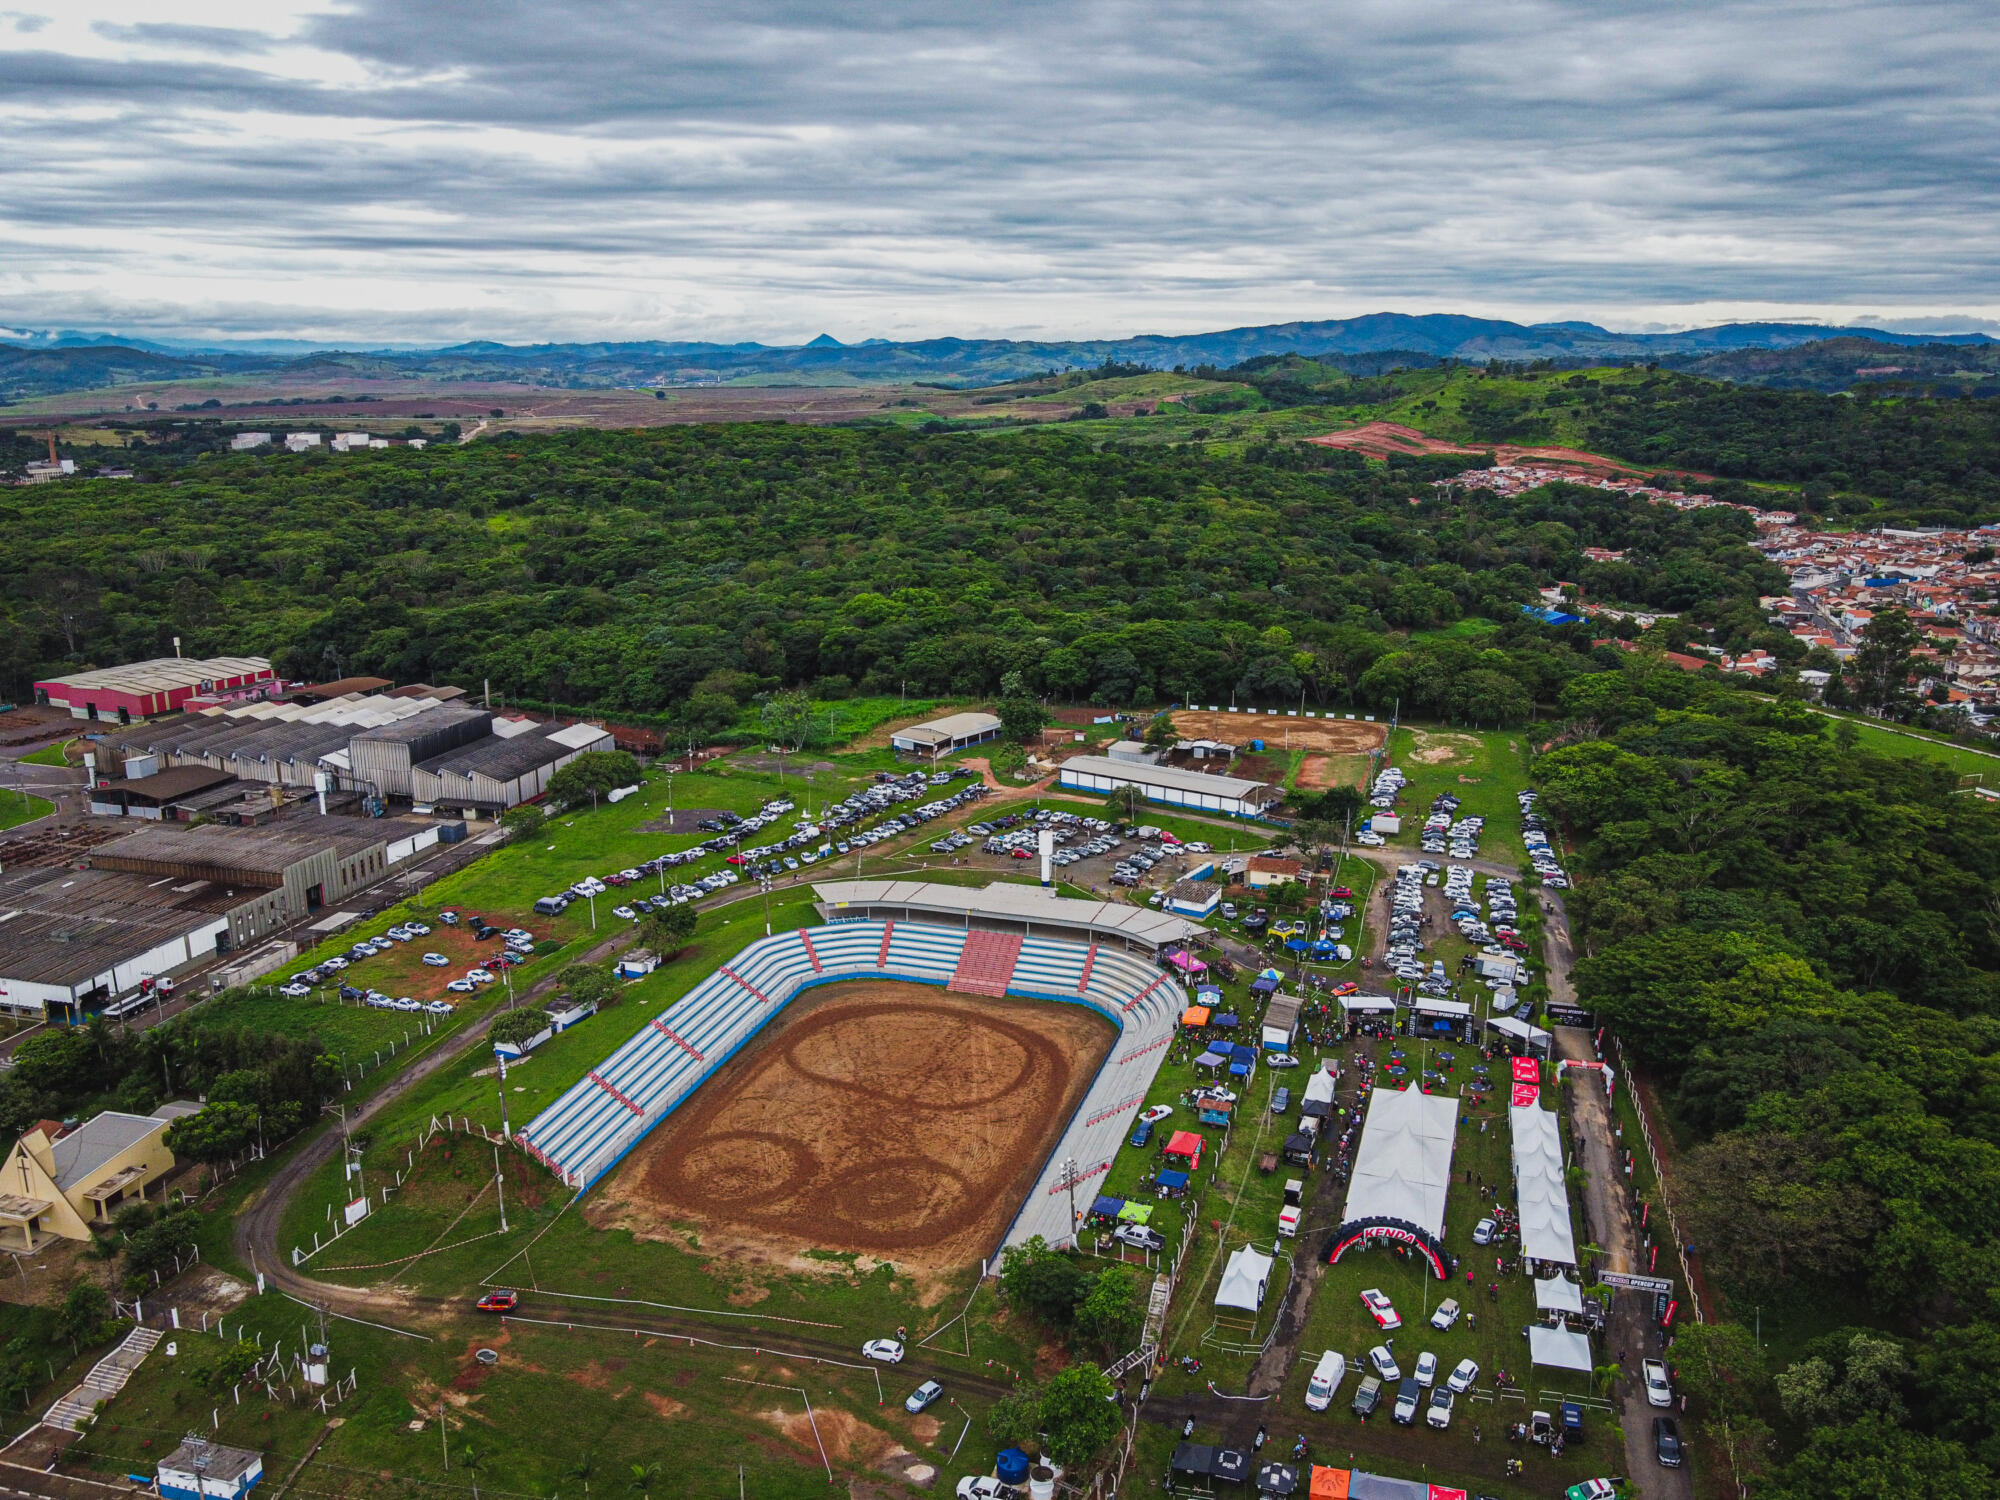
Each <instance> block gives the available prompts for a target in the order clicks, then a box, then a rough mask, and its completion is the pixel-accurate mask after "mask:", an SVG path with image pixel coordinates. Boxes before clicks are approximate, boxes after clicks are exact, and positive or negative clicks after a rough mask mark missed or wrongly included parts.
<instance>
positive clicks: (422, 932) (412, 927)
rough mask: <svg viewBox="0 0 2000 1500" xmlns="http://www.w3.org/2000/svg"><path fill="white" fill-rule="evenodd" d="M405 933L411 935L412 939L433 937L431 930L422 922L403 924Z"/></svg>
mask: <svg viewBox="0 0 2000 1500" xmlns="http://www.w3.org/2000/svg"><path fill="white" fill-rule="evenodd" d="M403 931H405V932H407V933H409V934H410V936H412V937H429V936H430V935H431V930H430V928H429V927H428V926H426V925H425V924H424V923H422V922H405V923H404V924H403Z"/></svg>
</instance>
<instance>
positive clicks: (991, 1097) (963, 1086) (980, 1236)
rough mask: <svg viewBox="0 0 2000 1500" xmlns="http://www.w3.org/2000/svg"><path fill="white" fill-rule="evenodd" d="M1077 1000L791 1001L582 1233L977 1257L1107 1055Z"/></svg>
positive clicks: (793, 1257)
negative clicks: (691, 1235) (683, 1234)
mask: <svg viewBox="0 0 2000 1500" xmlns="http://www.w3.org/2000/svg"><path fill="white" fill-rule="evenodd" d="M1112 1040H1113V1033H1112V1030H1111V1028H1110V1026H1108V1025H1107V1024H1106V1023H1105V1022H1104V1020H1103V1019H1102V1018H1101V1017H1099V1016H1097V1015H1095V1014H1094V1013H1092V1012H1091V1011H1088V1010H1086V1009H1084V1008H1083V1007H1082V1006H1077V1005H1060V1004H1054V1003H1051V1002H1047V1001H1035V1000H1012V999H987V998H985V997H984V996H978V995H956V994H951V993H949V992H947V991H945V990H941V989H937V988H934V987H933V986H930V985H923V984H905V983H894V982H885V981H877V980H863V981H857V982H854V983H849V984H836V985H827V986H826V987H824V988H822V989H818V990H811V991H808V992H807V993H806V994H805V995H804V996H801V997H800V998H799V999H798V1000H797V1001H795V1002H793V1004H792V1005H790V1006H788V1007H787V1008H786V1011H785V1014H784V1015H783V1016H781V1017H780V1018H779V1019H778V1021H777V1022H775V1023H774V1024H773V1025H771V1026H770V1027H768V1028H766V1030H765V1031H764V1032H763V1034H762V1035H760V1036H759V1037H758V1038H757V1039H756V1041H754V1042H753V1043H752V1044H751V1045H750V1046H748V1047H746V1048H745V1049H744V1050H743V1051H742V1052H740V1053H738V1054H737V1056H736V1057H735V1058H733V1059H731V1061H730V1063H729V1065H728V1066H727V1067H725V1068H724V1069H723V1070H722V1071H721V1072H719V1073H717V1074H716V1075H715V1077H713V1078H711V1079H710V1080H709V1081H708V1082H707V1083H705V1084H703V1085H702V1086H701V1088H700V1090H699V1091H697V1093H696V1094H695V1096H694V1099H693V1100H692V1101H691V1102H690V1103H688V1104H685V1105H683V1106H682V1107H681V1108H680V1109H679V1110H678V1111H676V1112H675V1113H674V1114H673V1115H670V1116H669V1117H668V1118H667V1121H666V1123H665V1124H663V1125H661V1126H660V1128H659V1129H658V1130H656V1131H654V1132H653V1134H652V1135H651V1136H650V1137H649V1138H648V1139H647V1140H646V1141H645V1143H644V1144H643V1145H641V1146H640V1147H639V1149H638V1150H636V1151H634V1152H633V1153H632V1155H631V1156H630V1157H629V1158H628V1159H627V1160H626V1162H625V1164H624V1165H623V1166H622V1167H621V1168H620V1169H619V1171H618V1172H617V1173H616V1174H615V1175H614V1176H613V1177H612V1178H611V1180H610V1181H609V1182H608V1183H607V1184H606V1185H605V1187H604V1188H603V1189H601V1190H600V1191H599V1192H598V1193H597V1194H594V1195H593V1196H592V1198H591V1199H589V1200H586V1204H587V1206H586V1208H585V1213H586V1216H587V1217H588V1219H589V1221H590V1222H591V1223H592V1224H594V1225H596V1226H598V1227H600V1228H621V1229H628V1230H631V1231H632V1232H633V1233H635V1234H637V1235H639V1236H640V1237H642V1238H654V1239H660V1238H668V1237H674V1238H678V1237H679V1236H678V1235H675V1234H674V1229H675V1228H676V1227H677V1226H678V1227H680V1228H683V1229H686V1228H692V1229H694V1230H695V1231H696V1232H697V1234H698V1235H699V1238H700V1244H701V1248H702V1250H703V1251H704V1252H706V1253H710V1254H722V1255H728V1256H731V1257H735V1258H739V1259H747V1260H750V1261H752V1262H755V1263H761V1264H765V1265H771V1266H782V1267H784V1268H786V1269H797V1268H803V1267H806V1266H809V1265H811V1264H812V1262H810V1261H807V1260H805V1259H803V1256H804V1252H806V1251H808V1250H832V1251H853V1252H858V1253H861V1254H864V1255H867V1256H869V1257H872V1258H873V1259H875V1260H882V1261H892V1262H894V1263H895V1265H896V1266H897V1268H898V1269H899V1270H903V1271H907V1272H911V1273H914V1274H917V1275H919V1276H929V1275H934V1274H938V1273H942V1272H946V1271H950V1270H955V1269H957V1268H958V1267H961V1266H963V1265H965V1264H967V1263H968V1262H970V1261H974V1260H977V1259H978V1258H979V1257H981V1256H983V1255H988V1254H990V1253H991V1252H992V1250H993V1248H994V1246H995V1245H996V1244H997V1243H998V1241H999V1239H1000V1236H1001V1234H1002V1233H1003V1232H1005V1229H1006V1226H1007V1224H1008V1222H1009V1221H1010V1220H1011V1219H1012V1218H1013V1215H1014V1213H1015V1211H1016V1209H1018V1208H1019V1206H1020V1203H1021V1199H1022V1197H1023V1196H1024V1195H1025V1194H1026V1193H1027V1191H1028V1189H1029V1187H1030V1186H1031V1185H1032V1183H1033V1181H1034V1177H1035V1174H1036V1172H1037V1171H1038V1170H1039V1169H1040V1167H1041V1164H1042V1161H1043V1159H1044V1158H1045V1157H1046V1156H1047V1154H1048V1152H1049V1150H1050V1149H1051V1148H1052V1146H1053V1145H1054V1143H1055V1140H1056V1138H1057V1136H1058V1135H1059V1133H1060V1131H1061V1128H1062V1126H1063V1125H1064V1124H1065V1123H1066V1122H1067V1121H1068V1119H1069V1117H1070V1115H1071V1114H1072V1113H1073V1112H1074V1111H1075V1109H1076V1106H1077V1104H1078V1102H1079V1101H1080V1100H1081V1099H1082V1097H1083V1094H1084V1092H1085V1090H1086V1089H1087V1088H1088V1086H1089V1083H1090V1080H1091V1077H1092V1076H1093V1075H1094V1074H1095V1073H1096V1071H1097V1068H1098V1065H1099V1064H1100V1063H1101V1062H1102V1061H1103V1058H1104V1056H1105V1054H1106V1052H1107V1051H1108V1050H1109V1049H1110V1046H1111V1042H1112Z"/></svg>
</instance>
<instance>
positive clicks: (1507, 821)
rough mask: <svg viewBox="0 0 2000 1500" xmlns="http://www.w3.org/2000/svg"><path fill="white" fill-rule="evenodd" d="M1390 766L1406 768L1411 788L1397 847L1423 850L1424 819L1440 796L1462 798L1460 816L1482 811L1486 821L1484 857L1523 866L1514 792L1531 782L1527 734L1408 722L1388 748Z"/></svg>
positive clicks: (1404, 799)
mask: <svg viewBox="0 0 2000 1500" xmlns="http://www.w3.org/2000/svg"><path fill="white" fill-rule="evenodd" d="M1387 763H1388V764H1390V765H1394V766H1397V767H1399V768H1401V770H1402V772H1403V774H1404V775H1405V776H1407V777H1409V784H1408V785H1407V786H1405V787H1404V788H1403V794H1402V796H1401V797H1400V798H1398V799H1397V804H1396V810H1397V811H1398V812H1399V813H1400V814H1401V815H1402V819H1403V831H1402V832H1401V833H1399V834H1397V835H1395V836H1394V837H1392V838H1391V839H1390V840H1389V843H1390V847H1392V848H1394V849H1399V850H1401V849H1409V850H1415V849H1416V848H1418V847H1419V844H1420V842H1421V836H1422V832H1423V826H1424V818H1425V816H1426V815H1427V814H1428V813H1429V812H1430V807H1431V800H1432V799H1433V798H1434V797H1436V796H1437V795H1438V794H1439V793H1440V792H1450V793H1451V794H1452V795H1453V796H1455V797H1457V798H1458V799H1459V808H1458V812H1457V813H1456V815H1455V816H1458V817H1465V816H1467V815H1468V814H1472V813H1478V814H1480V815H1481V816H1483V817H1484V818H1485V819H1486V828H1485V831H1484V832H1483V833H1482V834H1481V836H1480V840H1479V857H1480V858H1481V859H1487V860H1499V861H1501V862H1503V863H1504V862H1511V863H1514V864H1524V863H1525V862H1526V859H1527V851H1526V849H1525V848H1524V847H1523V845H1522V843H1521V806H1520V804H1519V803H1518V802H1517V801H1515V793H1517V792H1519V791H1521V790H1522V789H1523V788H1525V787H1526V786H1527V784H1528V736H1527V734H1526V733H1525V732H1524V731H1522V730H1518V729H1494V730H1469V729H1428V728H1419V727H1417V726H1415V725H1410V724H1405V725H1402V726H1401V727H1399V728H1398V729H1397V730H1396V735H1395V739H1394V742H1393V743H1392V744H1391V745H1390V746H1389V758H1388V761H1387Z"/></svg>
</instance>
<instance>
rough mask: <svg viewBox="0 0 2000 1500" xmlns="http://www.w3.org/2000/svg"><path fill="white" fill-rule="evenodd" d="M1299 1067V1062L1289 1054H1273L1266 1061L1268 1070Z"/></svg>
mask: <svg viewBox="0 0 2000 1500" xmlns="http://www.w3.org/2000/svg"><path fill="white" fill-rule="evenodd" d="M1298 1065H1299V1060H1298V1059H1297V1058H1296V1057H1294V1056H1292V1054H1291V1053H1289V1052H1273V1053H1272V1054H1271V1055H1270V1056H1269V1057H1267V1058H1265V1059H1264V1066H1265V1067H1267V1068H1296V1067H1297V1066H1298Z"/></svg>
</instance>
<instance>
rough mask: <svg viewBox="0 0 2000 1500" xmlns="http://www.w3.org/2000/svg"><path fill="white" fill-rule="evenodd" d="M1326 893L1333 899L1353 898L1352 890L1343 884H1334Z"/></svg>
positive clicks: (1350, 899)
mask: <svg viewBox="0 0 2000 1500" xmlns="http://www.w3.org/2000/svg"><path fill="white" fill-rule="evenodd" d="M1327 895H1328V896H1330V897H1332V898H1333V899H1334V900H1335V901H1352V900H1353V899H1354V892H1353V891H1351V890H1349V889H1348V888H1347V887H1346V886H1344V885H1337V886H1335V887H1334V888H1333V889H1332V890H1330V891H1328V892H1327Z"/></svg>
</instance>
